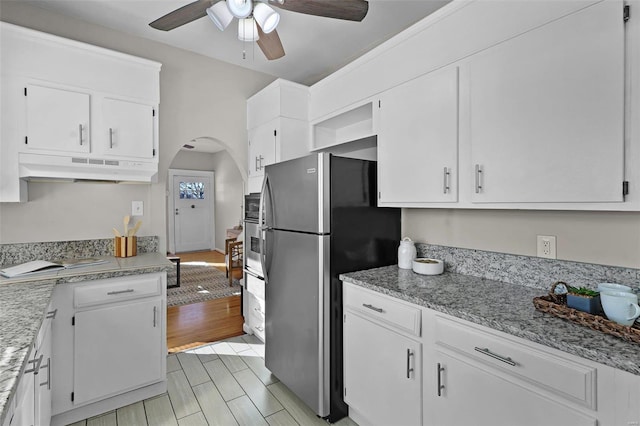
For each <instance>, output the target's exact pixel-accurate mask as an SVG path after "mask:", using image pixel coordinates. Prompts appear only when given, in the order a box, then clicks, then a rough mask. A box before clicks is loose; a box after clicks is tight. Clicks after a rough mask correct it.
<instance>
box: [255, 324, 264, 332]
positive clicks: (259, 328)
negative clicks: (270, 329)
mask: <svg viewBox="0 0 640 426" xmlns="http://www.w3.org/2000/svg"><path fill="white" fill-rule="evenodd" d="M256 330H258V331H264V327H262V326H259V325H258V326H256Z"/></svg>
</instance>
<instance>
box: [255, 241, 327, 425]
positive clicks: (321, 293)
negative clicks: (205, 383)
mask: <svg viewBox="0 0 640 426" xmlns="http://www.w3.org/2000/svg"><path fill="white" fill-rule="evenodd" d="M266 238H267V243H268V246H269V248H271V247H272V248H273V249H272V250H269V251H268V252H267V253H268V256H267V264H268V267H267V269H268V275H269V282H268V284H267V285H266V286H265V296H266V297H265V299H266V306H268V308H267V310H266V321H265V332H266V339H265V340H266V347H265V363H266V366H267V368H268V369H269V370H270V371H271V372H272V373H273V374H274V375H275V376H276V377H278V379H280V381H282V383H284V384H285V385H286V386H287V387H288V388H289V389H291V390H292V391H293V392H294V393H295V394H296V395H298V397H300V398H301V399H302V400H303V401H304V402H305V403H306V404H307V405H308V406H309V407H311V408H312V409H313V410H314V411H315V412H316V414H318V415H320V416H322V417H324V416H326V415H328V414H329V412H328V411H329V397H328V392H329V383H328V380H329V357H328V345H327V344H326V343H325V342H327V339H328V336H325V335H326V334H328V333H329V327H328V321H329V318H328V311H327V310H326V309H325V308H326V307H328V303H329V285H330V281H329V274H328V270H325V269H326V268H327V267H328V262H326V261H325V260H326V259H328V257H327V256H328V250H329V236H328V235H326V236H324V235H313V234H305V233H299V232H288V231H278V230H271V231H268V232H267V237H266Z"/></svg>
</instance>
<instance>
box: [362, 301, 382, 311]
mask: <svg viewBox="0 0 640 426" xmlns="http://www.w3.org/2000/svg"><path fill="white" fill-rule="evenodd" d="M362 306H364V307H365V308H368V309H371V310H372V311H376V312H379V313H383V312H384V309H382V308H376V307H375V306H373V305H370V304H368V303H363V304H362Z"/></svg>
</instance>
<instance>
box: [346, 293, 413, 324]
mask: <svg viewBox="0 0 640 426" xmlns="http://www.w3.org/2000/svg"><path fill="white" fill-rule="evenodd" d="M343 305H344V307H345V308H349V309H352V310H354V311H357V312H360V313H362V314H364V315H365V316H367V317H369V318H375V319H377V320H379V321H382V322H384V323H387V324H389V325H392V326H394V327H396V328H399V329H400V330H402V331H406V332H407V333H410V334H413V335H415V336H418V337H419V336H420V317H421V311H420V308H419V307H417V306H412V305H410V304H408V303H403V302H401V301H396V300H394V299H392V298H391V297H389V296H385V295H382V294H379V293H376V292H374V291H372V290H367V289H365V288H361V287H357V286H354V285H349V284H345V285H344V286H343Z"/></svg>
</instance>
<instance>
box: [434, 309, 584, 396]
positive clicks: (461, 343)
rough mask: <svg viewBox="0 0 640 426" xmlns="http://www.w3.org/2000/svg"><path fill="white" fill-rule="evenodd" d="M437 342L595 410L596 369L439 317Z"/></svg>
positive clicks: (437, 321)
mask: <svg viewBox="0 0 640 426" xmlns="http://www.w3.org/2000/svg"><path fill="white" fill-rule="evenodd" d="M436 342H437V344H438V345H439V346H441V347H446V348H449V349H452V350H454V351H456V352H459V353H463V354H465V355H467V356H469V357H471V358H473V359H476V360H478V361H481V362H483V363H486V364H489V365H492V366H494V367H497V368H500V369H502V370H504V371H506V372H507V373H509V374H510V375H513V376H516V377H518V378H520V379H522V380H524V381H526V382H529V383H532V384H534V385H536V387H538V388H543V389H545V390H548V391H551V392H553V393H555V394H557V395H559V396H561V397H563V398H565V399H568V400H570V401H573V402H576V403H578V404H580V405H583V406H585V407H588V408H595V395H596V392H595V389H596V369H595V368H592V367H589V366H586V365H582V364H580V363H579V362H577V361H575V360H573V358H572V359H568V358H562V357H559V356H556V355H553V354H551V353H549V352H546V351H544V350H540V349H537V348H535V347H534V346H533V345H531V346H530V345H525V344H522V343H519V342H517V341H515V339H511V338H509V337H508V336H506V335H505V336H504V337H503V336H500V335H496V334H493V333H489V332H486V331H484V330H482V329H480V328H476V327H473V326H469V325H466V324H462V323H459V322H457V321H453V320H450V319H448V318H442V317H437V318H436Z"/></svg>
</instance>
